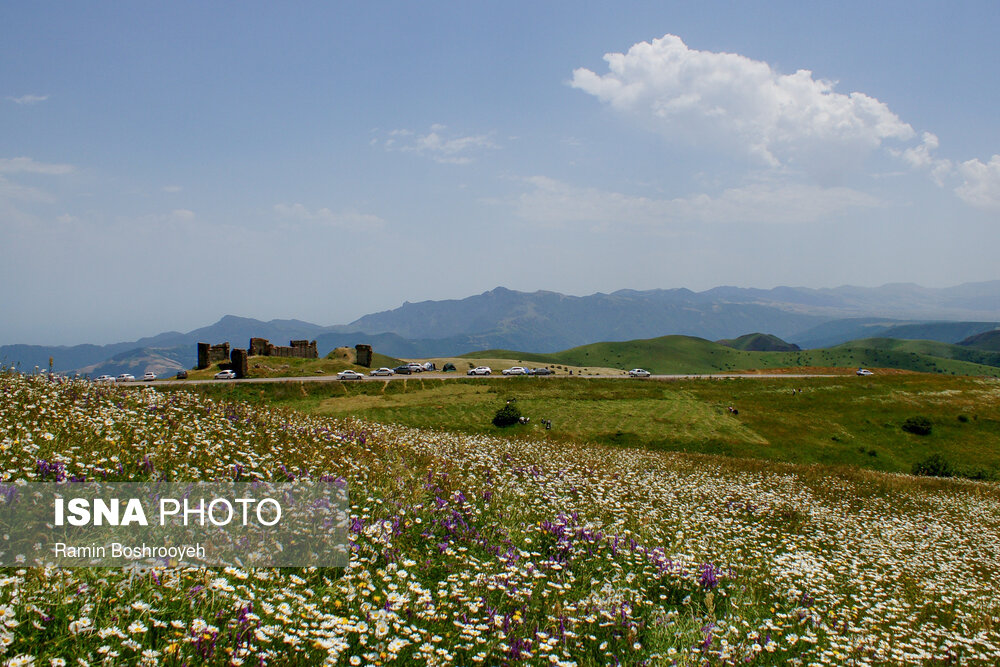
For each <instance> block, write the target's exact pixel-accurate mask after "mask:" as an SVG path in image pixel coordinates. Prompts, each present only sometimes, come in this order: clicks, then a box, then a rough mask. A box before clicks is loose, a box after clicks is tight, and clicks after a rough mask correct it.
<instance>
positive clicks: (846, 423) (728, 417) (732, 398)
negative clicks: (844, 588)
mask: <svg viewBox="0 0 1000 667" xmlns="http://www.w3.org/2000/svg"><path fill="white" fill-rule="evenodd" d="M191 389H194V390H195V391H198V392H200V393H203V394H206V395H209V396H212V397H216V398H228V399H233V400H243V401H250V402H252V403H258V404H264V403H267V404H274V405H281V406H286V407H291V408H294V409H297V410H301V411H304V412H307V413H312V414H319V415H328V416H335V417H359V418H363V419H367V420H371V421H378V422H385V423H395V424H402V425H406V426H414V427H419V428H428V429H443V430H447V431H454V432H461V433H474V434H480V433H499V432H501V431H500V429H497V428H496V427H495V426H493V425H492V423H491V420H492V418H493V416H494V414H495V413H496V411H497V410H498V409H499V408H500V407H501V406H503V405H504V403H505V402H506V401H507V400H508V399H511V398H513V399H516V402H517V406H518V408H519V409H520V411H521V413H522V414H523V415H524V416H526V417H529V418H530V420H531V421H530V423H528V424H526V425H523V424H518V425H514V426H512V427H509V428H507V429H503V431H502V432H503V433H506V434H510V435H516V436H519V437H528V438H545V439H549V440H556V441H567V442H597V443H604V444H608V445H614V446H620V447H643V448H648V449H658V450H668V451H684V452H695V453H703V454H722V455H725V456H731V457H739V458H760V459H768V460H772V461H783V462H789V463H806V464H826V465H834V466H853V467H860V468H866V469H872V470H882V471H890V472H903V473H909V472H910V471H911V470H912V468H913V465H914V464H915V463H917V462H918V461H922V460H924V459H926V458H927V457H929V456H931V455H932V454H935V453H938V454H940V455H941V456H943V457H944V458H945V459H946V460H948V461H949V462H950V463H951V464H952V465H953V466H954V467H955V468H956V470H957V471H959V473H958V474H961V471H963V470H964V471H970V472H968V475H967V476H972V477H978V478H983V479H990V478H991V477H993V476H995V475H996V473H997V471H1000V418H998V417H997V415H1000V382H997V381H996V380H990V379H976V378H966V377H950V376H939V375H896V376H882V377H871V378H857V377H854V376H844V377H838V378H812V379H802V378H768V379H760V378H740V379H728V380H681V381H673V382H655V381H654V382H648V381H629V380H610V379H583V378H579V379H576V378H565V379H563V378H548V379H544V378H517V379H514V380H500V379H497V380H487V381H483V380H478V379H465V378H456V379H449V380H443V379H431V378H419V377H415V378H408V379H404V380H394V381H391V382H359V383H339V382H337V383H274V384H229V383H227V384H224V385H207V386H206V385H193V386H191ZM730 407H734V408H735V409H736V410H737V411H738V414H733V413H732V412H730V410H729V408H730ZM915 416H923V417H926V418H927V419H929V420H930V421H931V422H932V423H933V425H934V427H933V430H932V432H931V433H930V434H927V435H914V434H913V433H909V432H907V431H905V430H903V428H902V426H903V424H904V423H906V420H908V419H911V418H913V417H915ZM963 418H964V419H963ZM543 419H545V420H551V422H552V429H551V430H547V429H546V428H545V427H544V425H543V424H542V420H543Z"/></svg>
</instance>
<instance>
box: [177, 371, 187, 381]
mask: <svg viewBox="0 0 1000 667" xmlns="http://www.w3.org/2000/svg"><path fill="white" fill-rule="evenodd" d="M187 377H188V372H187V371H177V379H178V380H187Z"/></svg>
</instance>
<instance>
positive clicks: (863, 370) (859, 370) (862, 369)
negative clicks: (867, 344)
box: [856, 368, 875, 375]
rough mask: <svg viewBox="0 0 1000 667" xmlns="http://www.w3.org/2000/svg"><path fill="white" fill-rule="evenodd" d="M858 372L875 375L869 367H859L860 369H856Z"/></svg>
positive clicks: (859, 373)
mask: <svg viewBox="0 0 1000 667" xmlns="http://www.w3.org/2000/svg"><path fill="white" fill-rule="evenodd" d="M856 374H857V375H875V374H874V373H872V372H871V371H870V370H868V369H867V368H859V369H858V370H857V371H856Z"/></svg>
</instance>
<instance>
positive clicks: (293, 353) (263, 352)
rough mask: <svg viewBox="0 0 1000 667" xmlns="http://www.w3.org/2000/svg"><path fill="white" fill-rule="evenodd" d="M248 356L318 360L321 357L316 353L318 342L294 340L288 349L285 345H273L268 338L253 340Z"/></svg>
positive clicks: (251, 340)
mask: <svg viewBox="0 0 1000 667" xmlns="http://www.w3.org/2000/svg"><path fill="white" fill-rule="evenodd" d="M247 354H248V355H250V356H255V355H256V356H261V357H300V358H302V359H316V358H318V357H319V354H317V352H316V341H311V342H310V341H308V340H293V341H289V344H288V346H287V347H286V346H284V345H272V344H271V342H270V341H269V340H267V339H266V338H251V339H250V347H249V348H248V349H247Z"/></svg>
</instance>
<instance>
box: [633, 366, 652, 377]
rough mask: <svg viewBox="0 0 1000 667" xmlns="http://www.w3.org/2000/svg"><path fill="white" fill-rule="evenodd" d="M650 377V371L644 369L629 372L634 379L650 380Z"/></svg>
mask: <svg viewBox="0 0 1000 667" xmlns="http://www.w3.org/2000/svg"><path fill="white" fill-rule="evenodd" d="M649 375H650V373H649V371H647V370H645V369H642V368H633V369H632V370H630V371H629V372H628V376H629V377H633V378H648V377H649Z"/></svg>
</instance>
